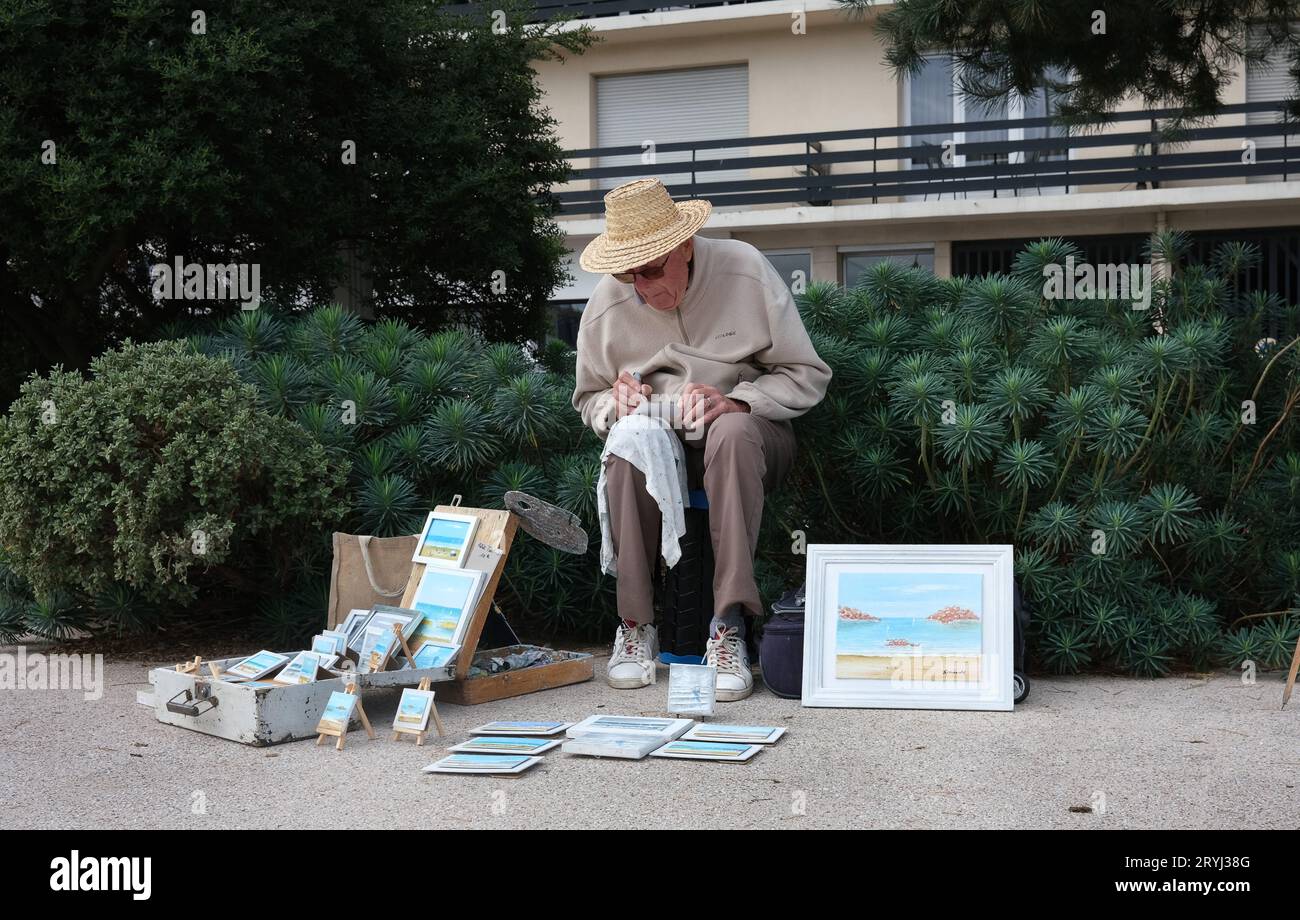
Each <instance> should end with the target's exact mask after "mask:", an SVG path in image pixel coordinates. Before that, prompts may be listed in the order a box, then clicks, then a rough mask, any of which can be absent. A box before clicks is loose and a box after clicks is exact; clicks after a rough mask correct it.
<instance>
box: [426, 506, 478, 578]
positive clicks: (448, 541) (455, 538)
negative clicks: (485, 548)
mask: <svg viewBox="0 0 1300 920" xmlns="http://www.w3.org/2000/svg"><path fill="white" fill-rule="evenodd" d="M477 529H478V518H476V517H474V516H473V515H470V514H447V513H446V512H442V511H432V512H430V513H429V517H428V518H427V519H426V520H425V522H424V530H423V531H422V532H421V534H420V541H419V542H418V543H417V544H416V547H415V556H414V557H412V561H413V562H426V563H429V562H431V563H434V564H435V565H447V566H456V567H460V566H462V565H464V564H465V556H466V554H467V553H468V551H469V546H470V541H471V540H473V539H474V531H475V530H477Z"/></svg>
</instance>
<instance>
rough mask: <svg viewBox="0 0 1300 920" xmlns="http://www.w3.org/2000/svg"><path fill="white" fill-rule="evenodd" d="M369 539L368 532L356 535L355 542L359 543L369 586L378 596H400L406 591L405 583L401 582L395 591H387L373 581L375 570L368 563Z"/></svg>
mask: <svg viewBox="0 0 1300 920" xmlns="http://www.w3.org/2000/svg"><path fill="white" fill-rule="evenodd" d="M371 539H372V538H371V536H370V535H368V534H367V535H365V536H360V537H357V543H358V544H360V547H361V562H362V564H363V565H365V567H366V578H367V579H369V581H370V587H372V588H374V590H375V593H376V594H378V595H379V596H380V597H401V596H402V594H403V593H404V592H405V591H406V585H404V584H403V585H402V586H401V587H400V588H398V589H397V590H396V591H389V590H387V589H386V588H381V587H379V585H378V584H376V583H375V570H374V567H373V566H372V565H371V564H370V541H371Z"/></svg>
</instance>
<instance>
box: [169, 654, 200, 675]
mask: <svg viewBox="0 0 1300 920" xmlns="http://www.w3.org/2000/svg"><path fill="white" fill-rule="evenodd" d="M202 663H203V656H202V655H195V656H194V660H193V661H184V662H182V663H180V664H178V665H177V666H176V672H177V673H178V674H197V673H199V665H200V664H202Z"/></svg>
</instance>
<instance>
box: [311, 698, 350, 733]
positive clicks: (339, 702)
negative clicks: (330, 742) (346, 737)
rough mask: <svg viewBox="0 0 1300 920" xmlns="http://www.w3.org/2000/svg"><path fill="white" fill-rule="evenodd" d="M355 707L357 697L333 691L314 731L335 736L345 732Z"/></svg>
mask: <svg viewBox="0 0 1300 920" xmlns="http://www.w3.org/2000/svg"><path fill="white" fill-rule="evenodd" d="M356 705H357V697H356V695H355V694H352V693H344V692H342V691H341V690H335V691H334V692H333V693H331V694H330V698H329V702H327V703H326V704H325V711H324V712H323V713H321V717H320V723H319V724H318V725H317V726H316V731H318V732H333V733H336V734H337V733H341V732H344V731H347V727H348V722H349V720H351V718H352V710H353V709H355V708H356Z"/></svg>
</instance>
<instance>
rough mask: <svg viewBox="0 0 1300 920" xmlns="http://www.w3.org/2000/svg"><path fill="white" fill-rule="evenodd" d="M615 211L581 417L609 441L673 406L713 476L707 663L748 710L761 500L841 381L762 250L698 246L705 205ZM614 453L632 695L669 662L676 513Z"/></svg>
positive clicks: (623, 661)
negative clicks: (665, 624) (656, 582)
mask: <svg viewBox="0 0 1300 920" xmlns="http://www.w3.org/2000/svg"><path fill="white" fill-rule="evenodd" d="M605 211H606V214H605V216H606V229H605V232H604V233H602V234H601V235H600V236H598V237H596V239H594V240H592V241H591V243H590V244H589V245H588V246H587V248H586V249H585V250H584V251H583V253H582V257H581V260H580V261H581V265H582V267H583V268H584V269H586V270H587V271H590V272H597V273H602V274H605V275H606V277H605V278H602V279H601V281H600V283H599V284H598V285H597V286H596V290H595V293H594V294H593V295H592V297H591V300H590V301H588V303H587V307H586V309H585V310H584V311H583V314H582V323H581V325H580V327H579V330H578V364H577V387H576V388H575V390H574V394H573V405H574V408H576V409H577V410H578V411H579V412H580V413H581V414H582V419H583V422H584V423H585V424H586V425H587V426H589V427H590V428H591V429H592V430H594V431H595V432H596V433H597V434H598V435H600V436H601V437H602V438H604V437H607V436H608V435H609V433H610V430H611V428H612V427H613V426H615V425H616V424H618V425H627V424H629V423H630V422H631V421H632V420H631V419H629V420H628V421H627V422H625V421H623V420H624V419H625V418H627V417H628V416H630V415H633V414H636V413H638V410H639V409H640V410H645V409H648V408H649V405H643V403H646V402H647V401H649V400H654V401H656V402H657V403H658V405H659V406H660V408H662V406H663V404H664V401H669V404H670V407H671V409H672V411H671V412H670V413H667V414H668V415H669V416H670V417H671V419H672V424H673V425H674V426H676V427H678V428H679V431H680V432H681V433H680V435H679V436H680V437H681V440H682V441H683V442H684V444H685V455H684V457H685V459H686V465H687V467H690V468H697V467H698V466H702V468H703V483H704V492H705V494H706V496H707V498H708V504H709V531H710V536H711V537H712V540H713V550H714V579H713V602H714V616H713V621H712V623H711V626H710V630H709V632H710V638H709V641H708V644H707V653H706V662H707V663H708V664H711V665H714V666H715V667H717V669H718V694H717V698H718V699H719V700H739V699H744V698H745V697H747V696H748V695H749V694H750V692H751V691H752V689H753V684H754V681H753V677H752V675H751V672H750V668H749V656H748V653H747V651H746V646H745V641H744V636H745V621H744V616H745V615H746V614H749V615H753V616H756V615H758V614H759V613H760V610H761V604H760V601H759V597H758V588H757V586H756V585H755V583H754V550H755V548H756V546H757V543H758V530H759V524H760V522H761V521H762V516H763V496H764V493H765V492H766V491H771V490H772V489H773V488H775V487H776V485H777V484H778V483H779V482H780V481H781V479H782V478H783V477H784V476H785V474H786V472H787V471H788V470H789V468H790V464H791V462H792V461H793V458H794V453H795V441H794V433H793V431H792V429H791V425H790V419H793V418H796V417H797V416H799V415H802V414H803V413H805V412H807V411H808V410H809V409H811V408H812V407H813V406H815V405H817V403H818V402H820V401H821V399H822V397H823V396H825V394H826V387H827V384H828V383H829V382H830V377H831V372H830V368H828V367H827V366H826V364H825V362H823V361H822V360H821V358H819V357H818V356H817V352H816V351H815V350H814V349H813V346H812V343H811V341H810V340H809V338H808V333H807V331H806V330H805V329H804V327H803V323H802V321H801V320H800V318H799V313H798V311H797V310H796V308H795V305H794V301H793V299H792V298H791V297H790V292H789V290H788V289H787V288H786V286H785V283H784V282H783V281H782V279H781V277H780V275H778V274H777V272H776V271H775V269H773V268H772V266H771V263H769V262H768V261H767V259H766V258H764V256H763V255H762V254H761V253H760V252H759V251H758V250H756V249H755V248H754V247H753V246H750V245H749V244H748V243H742V242H740V241H738V240H717V239H708V238H706V237H698V236H696V235H695V233H696V231H697V230H699V229H700V228H701V227H702V226H703V225H704V222H705V221H706V220H707V219H708V216H709V213H710V211H711V206H710V204H709V203H708V202H707V201H700V200H692V201H683V202H681V203H674V202H673V200H672V199H671V197H670V196H669V194H668V191H667V190H666V189H665V188H664V186H663V184H662V183H661V182H659V180H657V179H641V180H637V181H635V182H629V183H627V184H626V185H621V186H619V187H618V188H616V189H614V190H613V191H611V192H610V193H609V194H608V195H606V196H605ZM700 448H702V450H701V449H700ZM606 454H607V455H606V457H605V460H604V479H605V483H606V490H607V492H606V495H605V496H604V500H605V501H606V503H607V506H608V516H609V529H610V532H611V536H612V539H613V553H614V555H615V557H616V560H617V577H618V586H617V587H618V590H617V593H618V612H619V617H620V618H621V620H622V623H621V625H620V626H619V629H618V635H617V637H616V639H615V641H614V652H613V655H612V657H611V658H610V661H609V667H608V679H609V683H610V686H613V687H617V688H623V689H630V688H635V687H644V686H646V685H647V684H649V683H651V681H652V679H653V674H654V662H655V660H656V658H657V657H658V643H657V635H656V631H655V627H654V612H653V608H652V602H653V587H652V581H651V579H652V575H653V572H654V569H655V564H656V562H657V560H658V557H659V554H660V546H661V533H662V525H663V518H662V515H663V513H664V510H665V508H666V507H667V508H668V510H671V506H666V505H665V503H664V496H663V489H662V488H659V489H657V490H656V489H655V485H656V484H657V483H658V482H659V479H658V477H656V479H655V481H654V482H652V483H651V484H650V486H651V488H650V489H649V490H648V488H647V480H646V471H645V470H644V469H642V468H638V467H637V466H636V465H634V464H633V463H631V462H629V461H628V460H627V459H625V458H624V457H621V456H613V455H610V454H609V451H608V450H607V451H606ZM701 454H702V457H701V456H700V455H701ZM701 460H702V463H701V462H700V461H701ZM651 491H657V494H658V500H657V499H656V497H655V496H654V495H652V494H651ZM678 505H679V506H680V499H678ZM679 513H680V512H679ZM674 546H675V543H674Z"/></svg>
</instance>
